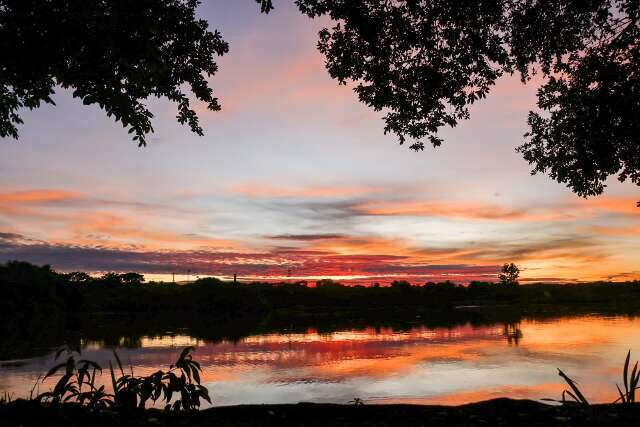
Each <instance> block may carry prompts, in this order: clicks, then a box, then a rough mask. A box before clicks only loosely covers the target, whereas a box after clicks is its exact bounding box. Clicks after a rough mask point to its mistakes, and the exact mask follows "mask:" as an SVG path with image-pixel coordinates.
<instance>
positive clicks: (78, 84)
mask: <svg viewBox="0 0 640 427" xmlns="http://www.w3.org/2000/svg"><path fill="white" fill-rule="evenodd" d="M198 3H199V1H198V0H167V1H157V0H138V1H130V2H122V1H118V0H106V1H99V2H98V1H84V0H61V1H55V2H48V1H47V2H43V1H40V0H0V49H1V50H2V52H3V57H2V60H1V61H0V65H1V69H2V72H1V73H0V136H2V137H6V136H10V137H14V138H17V137H18V130H17V127H16V125H19V124H21V123H22V122H23V121H22V119H21V117H20V115H19V110H20V109H21V108H29V109H33V108H37V107H39V106H40V105H41V104H42V103H47V104H55V103H54V101H53V99H52V98H51V96H52V95H53V93H54V88H55V87H56V86H60V87H62V88H68V89H72V91H73V96H74V97H76V98H80V99H81V100H82V102H83V104H85V105H92V104H95V105H98V106H99V107H100V108H101V109H103V110H104V111H105V112H106V113H107V115H108V116H109V117H111V116H113V117H114V118H115V120H116V121H119V122H121V123H122V126H124V127H125V128H128V130H129V133H132V134H133V140H134V141H137V142H138V144H139V145H145V144H146V136H147V134H149V133H150V132H153V127H152V125H151V118H152V117H153V114H152V113H151V112H150V111H149V110H148V109H147V107H146V105H145V104H144V100H145V99H147V98H149V97H151V96H155V97H158V98H167V99H168V100H170V101H172V102H174V103H176V104H177V105H178V114H177V120H178V122H180V123H181V124H187V125H188V126H189V127H190V129H191V130H192V131H193V132H195V133H197V134H198V135H202V133H203V131H202V128H201V127H200V124H199V121H198V116H197V115H196V112H195V111H194V110H193V109H192V108H191V101H190V99H189V96H188V94H187V93H185V92H184V90H183V87H184V86H185V85H188V87H189V88H190V90H191V92H192V94H193V96H194V97H195V98H196V99H197V100H199V101H202V102H204V103H205V104H206V106H207V108H208V109H209V110H212V111H216V110H219V109H220V105H219V104H218V100H217V99H216V98H215V97H214V96H213V91H212V89H211V88H210V87H209V84H208V82H207V80H206V77H207V76H212V75H214V74H215V73H216V72H217V70H218V67H217V65H216V63H215V62H214V61H213V60H212V58H213V57H214V56H215V55H218V56H220V55H223V54H225V53H226V52H227V51H228V49H229V47H228V44H227V42H225V41H224V40H223V39H222V35H221V34H220V33H219V32H218V31H217V30H214V31H213V32H211V31H209V29H208V24H207V22H206V21H204V20H199V19H196V17H195V9H196V6H197V5H198Z"/></svg>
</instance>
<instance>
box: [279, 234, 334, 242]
mask: <svg viewBox="0 0 640 427" xmlns="http://www.w3.org/2000/svg"><path fill="white" fill-rule="evenodd" d="M345 237H347V236H346V235H345V234H338V233H325V234H280V235H276V236H267V238H268V239H274V240H294V241H303V242H310V241H314V240H332V239H342V238H345Z"/></svg>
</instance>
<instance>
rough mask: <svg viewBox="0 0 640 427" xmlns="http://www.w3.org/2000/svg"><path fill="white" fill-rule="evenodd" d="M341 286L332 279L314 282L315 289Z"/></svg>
mask: <svg viewBox="0 0 640 427" xmlns="http://www.w3.org/2000/svg"><path fill="white" fill-rule="evenodd" d="M339 287H342V284H341V283H339V282H336V281H335V280H332V279H320V280H318V281H317V282H316V288H339Z"/></svg>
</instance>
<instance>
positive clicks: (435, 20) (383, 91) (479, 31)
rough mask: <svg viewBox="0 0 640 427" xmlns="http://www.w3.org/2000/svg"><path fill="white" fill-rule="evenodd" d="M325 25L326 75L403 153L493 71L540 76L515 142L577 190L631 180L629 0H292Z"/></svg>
mask: <svg viewBox="0 0 640 427" xmlns="http://www.w3.org/2000/svg"><path fill="white" fill-rule="evenodd" d="M296 3H297V4H298V6H299V8H300V10H301V11H302V12H303V13H306V14H307V15H309V16H311V17H315V16H320V15H325V14H328V15H329V16H330V17H331V18H332V19H333V20H334V21H335V22H336V24H335V26H333V27H332V28H330V29H324V30H322V31H321V32H320V41H319V44H318V47H319V49H320V51H321V52H322V53H324V54H325V56H326V58H327V68H328V70H329V73H330V74H331V76H332V77H333V78H335V79H337V80H338V81H339V82H340V83H347V82H351V83H354V84H355V91H356V93H357V94H358V97H359V98H360V100H361V101H362V102H364V103H365V104H367V105H369V106H371V107H373V108H374V109H375V110H378V111H383V112H384V113H385V117H384V120H385V123H386V126H385V132H391V133H394V134H396V135H397V136H398V137H399V139H400V143H404V142H405V141H406V140H407V139H409V140H410V141H411V148H412V149H414V150H422V149H424V146H425V142H429V143H431V144H432V145H434V146H438V145H440V144H441V143H442V142H443V141H442V139H441V137H439V136H438V130H439V129H440V128H442V127H443V126H452V127H453V126H455V125H456V124H457V123H458V122H459V121H460V120H463V119H467V118H468V117H469V106H470V105H471V104H473V103H474V102H476V101H478V100H480V99H482V98H485V97H486V96H487V95H488V93H489V91H490V89H491V87H492V86H493V85H494V84H495V82H496V80H497V79H498V78H499V77H500V76H502V75H504V74H513V73H519V74H520V76H521V78H522V81H523V82H527V81H529V80H530V79H531V76H532V75H533V74H534V73H542V74H543V76H544V77H546V79H545V83H544V84H543V86H542V87H541V88H540V89H539V93H538V107H539V111H537V112H531V113H530V114H529V120H528V122H529V126H530V131H529V132H528V133H527V134H526V135H525V137H526V141H525V143H524V144H523V145H521V146H520V147H519V148H518V151H520V152H521V153H522V154H523V156H524V158H525V159H526V160H527V161H528V162H529V163H531V164H532V165H533V167H534V169H533V172H532V173H536V172H542V173H548V174H549V175H550V176H551V177H552V178H553V179H555V180H557V181H559V182H562V183H565V184H567V185H568V186H569V187H570V188H571V189H572V190H573V191H574V192H575V193H577V194H579V195H581V196H591V195H595V194H600V193H602V191H603V190H604V181H605V180H606V179H607V177H609V176H610V175H615V174H619V179H620V180H621V181H624V180H626V179H629V180H631V182H633V183H635V184H638V185H640V51H639V45H640V43H639V42H640V2H639V1H638V0H456V1H452V0H366V1H348V0H297V2H296Z"/></svg>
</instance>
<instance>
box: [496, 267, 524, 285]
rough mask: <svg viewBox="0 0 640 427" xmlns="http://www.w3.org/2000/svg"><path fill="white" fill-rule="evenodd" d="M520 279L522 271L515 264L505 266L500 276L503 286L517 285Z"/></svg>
mask: <svg viewBox="0 0 640 427" xmlns="http://www.w3.org/2000/svg"><path fill="white" fill-rule="evenodd" d="M518 277H520V269H519V268H518V267H517V266H516V265H515V264H514V263H511V264H505V265H503V266H502V270H500V274H499V275H498V279H500V283H502V284H503V285H517V284H518Z"/></svg>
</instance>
